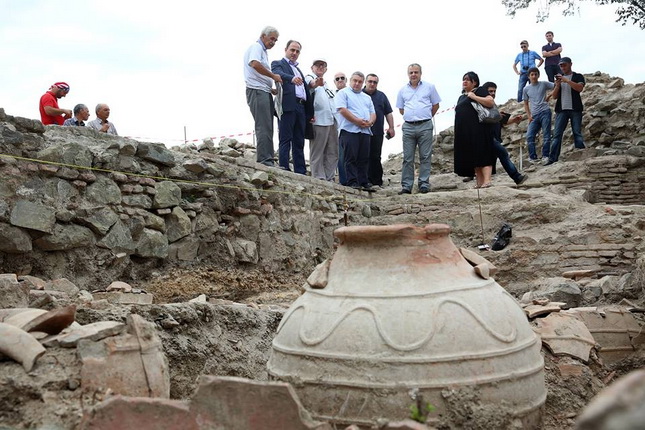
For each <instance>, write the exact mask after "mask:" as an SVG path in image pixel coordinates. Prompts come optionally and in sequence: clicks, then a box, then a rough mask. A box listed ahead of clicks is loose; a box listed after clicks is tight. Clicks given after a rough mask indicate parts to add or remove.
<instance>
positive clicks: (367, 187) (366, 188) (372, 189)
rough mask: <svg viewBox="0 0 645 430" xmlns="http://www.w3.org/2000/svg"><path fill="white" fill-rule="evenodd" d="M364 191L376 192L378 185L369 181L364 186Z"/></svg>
mask: <svg viewBox="0 0 645 430" xmlns="http://www.w3.org/2000/svg"><path fill="white" fill-rule="evenodd" d="M362 189H363V191H367V192H368V193H375V192H376V191H377V189H376V187H375V186H374V185H372V184H370V183H367V184H365V185H363V186H362Z"/></svg>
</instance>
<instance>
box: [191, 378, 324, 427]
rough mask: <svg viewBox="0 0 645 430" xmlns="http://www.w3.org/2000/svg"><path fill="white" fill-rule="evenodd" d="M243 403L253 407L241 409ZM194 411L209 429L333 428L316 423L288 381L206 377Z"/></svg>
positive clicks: (192, 411)
mask: <svg viewBox="0 0 645 430" xmlns="http://www.w3.org/2000/svg"><path fill="white" fill-rule="evenodd" d="M243 404H248V405H253V407H252V408H243V407H240V405H243ZM190 411H191V413H192V414H193V415H195V416H197V417H198V421H200V422H201V423H203V428H205V429H206V428H214V429H220V428H221V429H239V430H255V429H258V430H259V429H280V430H306V429H311V430H314V429H316V430H331V429H332V427H331V425H330V424H327V423H321V422H317V421H314V420H313V419H312V418H311V416H310V414H309V412H308V411H307V410H306V409H305V408H304V407H303V406H302V404H301V403H300V400H299V399H298V395H297V394H296V392H295V390H294V389H293V387H292V386H291V385H290V384H288V383H285V382H269V381H252V380H249V379H244V378H236V377H223V376H202V377H201V378H200V380H199V386H198V388H197V391H195V394H194V395H193V398H192V399H191V402H190ZM253 423H255V425H253Z"/></svg>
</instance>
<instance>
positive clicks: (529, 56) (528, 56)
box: [513, 40, 544, 102]
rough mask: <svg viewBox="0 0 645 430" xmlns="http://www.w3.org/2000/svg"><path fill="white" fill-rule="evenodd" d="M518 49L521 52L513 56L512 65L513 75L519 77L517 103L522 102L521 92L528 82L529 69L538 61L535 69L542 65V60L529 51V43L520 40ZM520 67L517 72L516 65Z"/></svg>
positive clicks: (536, 54)
mask: <svg viewBox="0 0 645 430" xmlns="http://www.w3.org/2000/svg"><path fill="white" fill-rule="evenodd" d="M520 48H522V52H520V53H519V54H517V55H516V56H515V62H514V63H513V70H515V74H516V75H518V76H519V77H520V80H519V82H518V83H517V101H518V102H521V101H522V90H523V89H524V87H525V86H526V83H527V82H528V81H529V69H530V68H531V67H535V62H536V61H539V63H538V65H537V67H540V66H541V65H542V63H544V59H543V58H542V57H540V54H538V53H537V52H535V51H529V42H527V41H526V40H522V41H521V42H520ZM518 64H519V65H520V70H517V65H518Z"/></svg>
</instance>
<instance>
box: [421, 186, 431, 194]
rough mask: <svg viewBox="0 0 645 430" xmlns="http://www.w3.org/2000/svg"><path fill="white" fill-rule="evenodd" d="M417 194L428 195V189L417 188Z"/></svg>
mask: <svg viewBox="0 0 645 430" xmlns="http://www.w3.org/2000/svg"><path fill="white" fill-rule="evenodd" d="M419 192H420V193H421V194H428V193H429V192H430V188H429V187H421V188H419Z"/></svg>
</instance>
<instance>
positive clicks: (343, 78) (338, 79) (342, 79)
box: [336, 76, 345, 82]
mask: <svg viewBox="0 0 645 430" xmlns="http://www.w3.org/2000/svg"><path fill="white" fill-rule="evenodd" d="M344 80H345V77H344V76H338V77H336V82H338V81H344Z"/></svg>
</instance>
